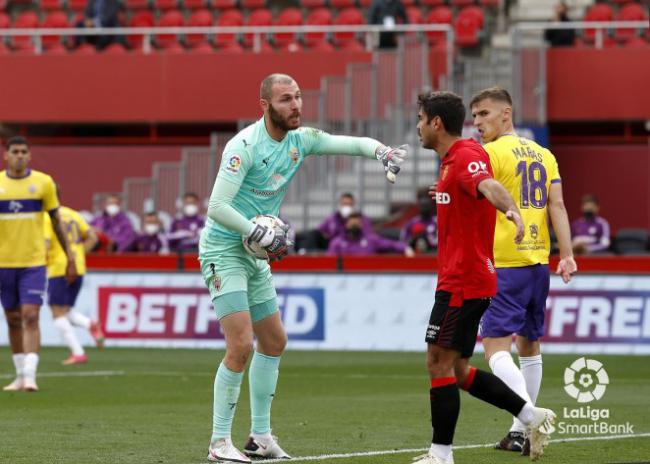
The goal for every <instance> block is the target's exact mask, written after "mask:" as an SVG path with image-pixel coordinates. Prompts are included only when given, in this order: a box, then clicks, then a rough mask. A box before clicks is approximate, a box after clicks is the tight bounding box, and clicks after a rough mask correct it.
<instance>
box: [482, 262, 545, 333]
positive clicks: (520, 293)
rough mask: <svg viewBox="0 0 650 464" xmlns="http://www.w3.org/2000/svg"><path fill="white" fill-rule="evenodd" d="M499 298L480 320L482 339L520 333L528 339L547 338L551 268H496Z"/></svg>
mask: <svg viewBox="0 0 650 464" xmlns="http://www.w3.org/2000/svg"><path fill="white" fill-rule="evenodd" d="M497 282H498V287H497V295H496V296H495V297H494V298H492V304H491V305H490V307H489V308H488V309H487V311H485V314H484V315H483V319H481V328H480V333H481V337H483V338H486V337H491V338H499V337H506V336H508V335H512V334H517V335H521V336H522V337H526V338H527V339H528V340H533V341H534V340H537V339H538V338H539V337H541V336H542V335H544V315H545V311H546V297H547V296H548V289H549V284H550V275H549V273H548V265H545V264H544V265H542V264H536V265H534V266H526V267H505V268H498V269H497Z"/></svg>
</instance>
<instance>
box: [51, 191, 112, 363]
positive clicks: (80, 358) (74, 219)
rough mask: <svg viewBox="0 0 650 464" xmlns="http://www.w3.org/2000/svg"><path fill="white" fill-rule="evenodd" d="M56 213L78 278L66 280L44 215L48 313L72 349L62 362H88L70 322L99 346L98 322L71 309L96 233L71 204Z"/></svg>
mask: <svg viewBox="0 0 650 464" xmlns="http://www.w3.org/2000/svg"><path fill="white" fill-rule="evenodd" d="M57 193H58V194H59V201H60V198H61V197H60V193H61V189H60V187H59V186H58V185H57ZM59 216H60V217H61V223H62V224H63V230H64V232H65V234H66V236H67V239H68V243H69V244H70V250H71V251H72V254H73V255H74V257H75V264H76V267H77V273H78V274H79V278H78V279H77V280H75V281H74V282H73V283H71V284H70V283H68V282H67V281H66V279H65V267H66V262H67V259H66V255H65V253H64V251H63V249H62V248H61V245H60V244H59V242H58V241H57V240H55V239H54V236H55V232H54V228H53V226H52V221H50V219H49V217H48V216H45V241H46V245H47V249H48V250H47V277H48V285H47V300H48V304H49V305H50V308H51V309H52V315H53V316H54V325H55V326H56V328H57V329H59V332H60V333H61V337H62V338H63V340H64V341H65V342H66V344H67V345H68V347H69V348H70V351H71V353H72V354H71V355H70V356H69V357H68V358H66V359H65V360H64V361H63V364H64V365H68V364H81V363H85V362H88V357H87V356H86V353H85V351H84V349H83V347H82V346H81V343H79V340H78V339H77V336H76V335H75V333H74V329H73V328H72V326H77V327H82V328H84V329H86V330H88V331H90V335H91V336H92V337H93V339H94V340H95V343H96V344H97V346H98V347H99V348H101V347H102V346H103V343H104V334H103V333H102V330H101V328H100V327H99V324H98V323H97V322H94V321H91V320H90V319H89V318H88V317H87V316H85V315H83V314H81V313H79V312H77V311H73V310H72V307H73V306H74V304H75V301H76V300H77V295H78V294H79V290H80V289H81V285H82V282H83V276H84V274H85V273H86V252H88V251H90V250H92V249H93V248H94V246H95V245H96V244H97V234H96V233H95V231H94V230H93V229H92V227H90V226H89V225H88V223H87V222H86V220H85V219H84V218H83V217H82V216H81V215H80V214H79V213H78V212H76V211H75V210H73V209H71V208H68V207H66V206H61V207H60V208H59Z"/></svg>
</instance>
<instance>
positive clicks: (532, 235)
mask: <svg viewBox="0 0 650 464" xmlns="http://www.w3.org/2000/svg"><path fill="white" fill-rule="evenodd" d="M528 229H529V230H530V238H532V239H533V240H536V239H537V237H538V235H539V227H537V224H531V225H529V226H528Z"/></svg>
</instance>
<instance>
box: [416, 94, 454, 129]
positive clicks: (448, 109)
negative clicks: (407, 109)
mask: <svg viewBox="0 0 650 464" xmlns="http://www.w3.org/2000/svg"><path fill="white" fill-rule="evenodd" d="M418 107H419V108H420V109H421V110H422V112H423V113H424V114H426V115H427V122H429V121H431V120H432V119H433V118H435V117H436V116H438V117H439V118H440V119H441V120H442V124H443V125H444V126H445V130H446V131H447V133H449V134H450V135H457V136H460V135H461V134H462V133H463V123H464V122H465V105H463V99H462V98H460V97H459V96H458V95H456V94H455V93H453V92H427V93H423V94H420V95H419V96H418Z"/></svg>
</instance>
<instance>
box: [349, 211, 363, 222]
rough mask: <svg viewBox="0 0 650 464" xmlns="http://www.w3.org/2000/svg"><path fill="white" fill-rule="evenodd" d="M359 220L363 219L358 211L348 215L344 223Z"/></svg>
mask: <svg viewBox="0 0 650 464" xmlns="http://www.w3.org/2000/svg"><path fill="white" fill-rule="evenodd" d="M359 218H363V214H361V212H359V211H353V212H351V213H350V215H349V216H348V217H347V218H345V222H348V221H349V220H350V219H359Z"/></svg>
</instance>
